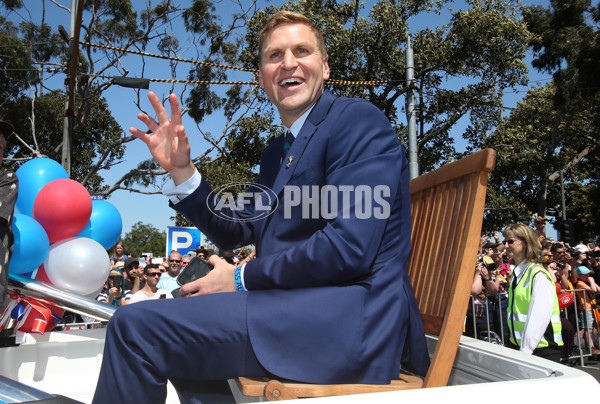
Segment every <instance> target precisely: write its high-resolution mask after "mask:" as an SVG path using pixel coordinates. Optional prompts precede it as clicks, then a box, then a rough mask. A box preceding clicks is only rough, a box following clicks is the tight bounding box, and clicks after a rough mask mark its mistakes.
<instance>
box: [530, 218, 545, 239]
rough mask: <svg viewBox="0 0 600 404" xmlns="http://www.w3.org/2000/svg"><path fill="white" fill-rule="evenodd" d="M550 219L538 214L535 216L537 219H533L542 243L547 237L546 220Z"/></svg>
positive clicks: (536, 232)
mask: <svg viewBox="0 0 600 404" xmlns="http://www.w3.org/2000/svg"><path fill="white" fill-rule="evenodd" d="M547 221H548V219H546V218H545V217H543V216H538V217H536V218H535V220H534V221H533V225H534V226H535V230H534V231H535V234H537V235H538V237H539V238H540V243H543V242H544V240H545V239H546V222H547Z"/></svg>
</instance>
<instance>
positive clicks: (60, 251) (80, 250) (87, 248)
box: [44, 237, 110, 296]
mask: <svg viewBox="0 0 600 404" xmlns="http://www.w3.org/2000/svg"><path fill="white" fill-rule="evenodd" d="M44 268H45V269H46V274H47V275H48V278H49V279H50V280H51V281H52V284H53V285H54V286H56V287H57V288H59V289H63V290H68V291H70V292H73V293H77V294H80V295H83V296H87V295H90V294H92V293H94V292H96V291H97V290H98V289H100V288H102V285H103V284H104V281H106V278H107V277H108V274H109V272H110V257H109V256H108V253H107V252H106V250H105V249H104V247H102V245H101V244H100V243H98V242H97V241H95V240H92V239H90V238H87V237H71V238H67V239H65V240H61V241H59V242H56V243H54V244H51V245H50V251H49V252H48V258H47V259H46V261H44Z"/></svg>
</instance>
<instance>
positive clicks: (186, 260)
mask: <svg viewBox="0 0 600 404" xmlns="http://www.w3.org/2000/svg"><path fill="white" fill-rule="evenodd" d="M191 260H192V259H191V258H190V257H185V258H182V259H181V268H185V267H187V266H188V264H189V263H190V261H191Z"/></svg>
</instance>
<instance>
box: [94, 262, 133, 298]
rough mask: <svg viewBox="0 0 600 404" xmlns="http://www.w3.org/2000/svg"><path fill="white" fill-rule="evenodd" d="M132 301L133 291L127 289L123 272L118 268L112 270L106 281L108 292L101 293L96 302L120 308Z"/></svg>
mask: <svg viewBox="0 0 600 404" xmlns="http://www.w3.org/2000/svg"><path fill="white" fill-rule="evenodd" d="M130 299H131V290H129V289H125V280H124V277H123V272H121V270H120V269H118V268H113V269H111V270H110V273H109V274H108V279H107V280H106V290H105V291H104V292H102V293H100V294H99V295H98V296H97V297H96V300H98V301H99V302H101V303H106V304H112V305H113V306H117V307H119V306H125V305H127V304H129V300H130Z"/></svg>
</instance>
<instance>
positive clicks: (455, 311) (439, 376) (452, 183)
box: [230, 149, 496, 400]
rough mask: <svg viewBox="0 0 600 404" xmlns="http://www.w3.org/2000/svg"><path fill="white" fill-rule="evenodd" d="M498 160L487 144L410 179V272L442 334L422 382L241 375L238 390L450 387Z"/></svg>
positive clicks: (428, 319)
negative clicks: (313, 381)
mask: <svg viewBox="0 0 600 404" xmlns="http://www.w3.org/2000/svg"><path fill="white" fill-rule="evenodd" d="M495 162H496V152H495V151H494V150H492V149H486V150H482V151H480V152H478V153H475V154H473V155H470V156H468V157H465V158H463V159H461V160H459V161H455V162H453V163H450V164H447V165H445V166H443V167H441V168H439V169H437V170H435V171H433V172H430V173H428V174H425V175H422V176H420V177H418V178H415V179H413V180H411V181H410V195H411V204H412V226H413V227H412V235H411V240H412V250H411V254H410V257H409V263H408V272H409V275H410V278H411V281H412V284H413V288H414V290H415V296H416V298H417V302H418V304H419V310H420V311H421V316H422V318H423V324H424V326H425V332H426V333H427V334H432V335H436V336H438V343H437V345H436V348H435V351H434V353H433V358H432V361H431V366H430V367H429V370H428V372H427V375H426V376H425V379H424V380H422V379H421V378H418V377H415V376H410V375H404V374H400V377H399V379H398V380H392V381H391V382H390V384H387V385H368V384H339V385H320V384H308V383H297V382H288V381H279V380H268V379H264V378H246V377H239V378H237V379H236V382H237V387H238V388H239V390H240V392H241V393H242V394H243V395H245V396H254V397H257V396H258V397H263V396H264V397H266V398H267V399H268V400H286V399H293V398H299V397H323V396H332V395H346V394H360V393H373V392H381V391H395V390H405V389H415V388H425V387H441V386H445V385H446V384H447V383H448V379H449V377H450V373H451V371H452V365H453V363H454V359H455V356H456V351H457V349H458V343H459V340H460V337H461V334H462V329H463V324H464V318H465V314H466V310H467V306H468V301H469V295H470V291H471V284H472V282H473V274H474V270H475V262H476V258H477V251H478V248H479V239H480V236H481V225H482V222H483V213H484V206H485V194H486V189H487V180H488V173H489V172H490V171H491V170H493V168H494V165H495ZM230 384H231V383H230Z"/></svg>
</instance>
